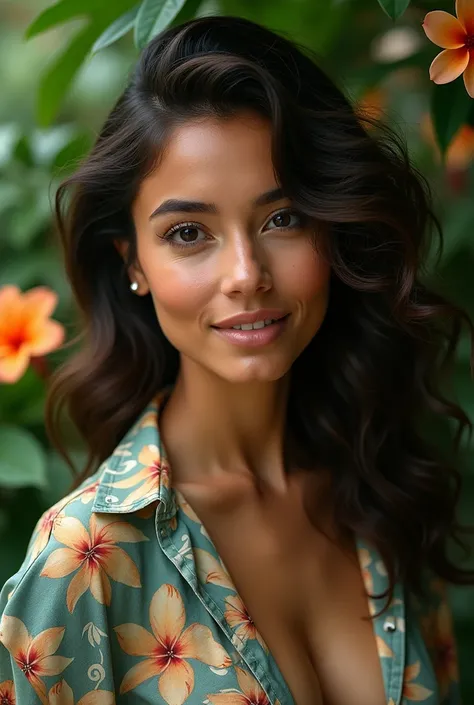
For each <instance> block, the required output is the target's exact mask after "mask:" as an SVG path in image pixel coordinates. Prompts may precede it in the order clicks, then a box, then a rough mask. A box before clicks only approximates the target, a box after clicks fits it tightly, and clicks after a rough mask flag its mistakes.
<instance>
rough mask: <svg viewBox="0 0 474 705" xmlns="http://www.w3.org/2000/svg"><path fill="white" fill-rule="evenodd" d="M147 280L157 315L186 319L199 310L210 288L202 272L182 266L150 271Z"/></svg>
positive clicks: (205, 303) (192, 316)
mask: <svg viewBox="0 0 474 705" xmlns="http://www.w3.org/2000/svg"><path fill="white" fill-rule="evenodd" d="M148 284H149V287H150V291H151V295H152V298H153V301H154V304H155V309H156V312H157V314H158V316H160V314H161V315H166V316H172V317H173V318H177V319H185V320H188V321H189V320H190V319H195V318H196V317H198V316H199V314H200V313H202V310H203V308H204V307H205V306H206V305H207V303H208V302H209V296H210V290H211V288H212V287H211V285H210V283H209V282H208V281H207V280H206V278H205V277H203V276H202V274H201V275H200V274H199V273H198V272H196V271H190V270H189V268H184V267H183V268H175V269H166V270H161V271H156V272H153V273H152V274H151V275H150V277H148Z"/></svg>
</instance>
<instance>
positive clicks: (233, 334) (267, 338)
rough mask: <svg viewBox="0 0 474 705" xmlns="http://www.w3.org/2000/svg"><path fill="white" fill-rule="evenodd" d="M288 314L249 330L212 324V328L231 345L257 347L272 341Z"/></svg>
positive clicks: (284, 323) (283, 326)
mask: <svg viewBox="0 0 474 705" xmlns="http://www.w3.org/2000/svg"><path fill="white" fill-rule="evenodd" d="M289 315H290V314H287V315H286V316H284V317H283V318H280V319H279V320H278V321H274V322H273V323H270V324H269V325H266V326H265V327H264V328H252V329H251V330H240V329H236V328H217V327H215V326H212V328H213V330H214V331H215V332H216V333H217V335H220V336H221V337H222V338H224V339H225V340H227V341H228V342H229V343H232V344H233V345H239V346H241V347H247V348H257V347H262V346H264V345H269V344H270V343H273V342H274V341H275V340H277V338H279V337H280V335H281V334H282V333H283V331H284V330H285V328H286V325H287V321H288V318H289Z"/></svg>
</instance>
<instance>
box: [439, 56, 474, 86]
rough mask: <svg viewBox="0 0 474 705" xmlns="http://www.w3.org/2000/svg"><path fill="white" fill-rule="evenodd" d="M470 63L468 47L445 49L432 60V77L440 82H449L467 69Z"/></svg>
mask: <svg viewBox="0 0 474 705" xmlns="http://www.w3.org/2000/svg"><path fill="white" fill-rule="evenodd" d="M468 63H469V52H468V50H467V49H464V48H463V49H445V50H444V51H442V52H441V53H440V54H438V56H436V57H435V58H434V59H433V61H432V62H431V66H430V78H431V80H432V81H434V82H435V83H438V84H441V83H449V82H450V81H454V80H455V79H456V78H458V76H460V75H461V74H462V72H463V71H465V70H466V67H467V65H468Z"/></svg>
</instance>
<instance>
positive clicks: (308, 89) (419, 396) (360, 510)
mask: <svg viewBox="0 0 474 705" xmlns="http://www.w3.org/2000/svg"><path fill="white" fill-rule="evenodd" d="M241 111H246V112H248V111H254V112H255V113H258V114H259V115H260V116H263V117H264V118H266V119H267V120H268V121H269V123H270V124H271V129H272V159H273V163H274V168H275V174H276V176H277V177H278V181H279V183H280V185H281V187H282V188H283V191H284V193H285V195H287V196H288V198H290V199H291V201H292V203H293V204H294V206H295V207H296V208H298V209H299V210H300V211H301V212H302V213H304V214H306V215H307V216H308V217H309V218H312V219H313V218H314V220H315V222H316V221H317V222H320V223H321V222H323V223H325V224H327V228H325V230H326V231H327V234H326V235H325V236H324V241H323V242H322V243H321V245H322V246H323V247H324V251H325V255H326V256H327V257H328V259H329V261H330V264H331V267H332V274H331V277H332V280H331V294H330V302H329V307H328V311H327V315H326V318H325V321H324V323H323V325H322V327H321V329H320V330H319V331H318V333H317V335H316V336H315V337H314V339H313V340H312V342H311V343H310V344H309V345H308V347H307V348H306V349H305V350H304V352H303V353H302V354H301V355H300V356H299V358H298V359H297V360H296V361H295V363H294V365H293V368H292V372H291V385H290V395H289V401H288V413H287V427H288V431H289V436H290V435H291V437H292V438H296V440H297V443H296V447H297V451H295V453H296V454H295V453H293V456H292V457H290V458H289V465H291V464H292V461H296V460H297V462H298V466H299V467H306V468H308V469H309V468H316V467H324V468H327V469H328V470H329V471H330V474H331V482H332V485H331V488H330V495H331V496H330V500H331V502H332V505H333V506H334V512H335V519H336V521H337V525H338V527H340V528H341V529H342V530H344V531H345V530H348V531H350V532H354V533H355V534H356V535H358V536H361V537H363V538H365V539H367V540H369V541H371V542H373V543H374V544H375V545H376V546H377V548H378V550H379V551H380V552H381V555H382V557H383V559H384V561H385V563H386V565H387V567H388V570H389V579H390V585H391V586H392V587H393V585H394V582H395V580H399V579H400V580H403V581H405V584H407V585H408V587H409V588H411V589H413V590H414V591H415V592H420V591H421V592H423V590H422V571H423V570H424V569H425V568H428V569H430V570H431V571H433V572H434V573H435V574H436V575H437V576H439V577H441V578H443V579H445V580H447V581H449V582H453V583H459V584H462V583H466V584H467V583H469V582H473V581H474V574H473V573H472V572H470V571H468V570H467V569H462V568H460V567H457V566H456V565H455V564H454V562H453V561H452V560H451V559H450V557H449V546H448V542H449V540H450V539H454V540H455V541H456V542H457V543H459V544H460V545H461V546H464V544H463V541H462V540H461V538H460V536H461V533H462V532H463V531H465V529H464V527H462V526H461V525H460V524H459V522H458V520H457V516H456V507H457V502H458V498H459V492H460V483H461V478H460V474H459V471H458V470H457V468H456V467H455V461H454V458H455V457H456V451H457V449H458V447H459V443H460V440H461V436H462V434H463V433H464V431H468V432H469V434H470V432H471V430H472V429H471V426H470V422H469V419H468V417H467V416H466V414H465V413H464V412H463V411H462V409H461V408H460V407H459V406H457V405H456V404H455V403H453V402H452V401H450V399H449V398H448V396H447V395H446V393H445V392H443V391H442V390H443V389H444V384H445V377H446V375H445V373H446V372H447V371H448V370H449V367H450V363H451V361H452V358H453V355H454V352H455V349H456V344H457V342H458V339H459V337H460V334H461V332H462V328H463V325H464V324H466V325H467V327H468V328H469V330H470V332H471V336H472V334H473V326H472V324H471V322H470V321H469V318H468V316H467V315H466V314H465V313H464V312H463V311H462V310H461V309H459V308H457V307H456V306H454V305H451V304H449V303H448V302H447V301H446V300H444V299H443V298H442V297H441V296H440V295H438V294H436V293H434V292H432V291H430V290H429V289H428V288H427V286H426V285H425V284H424V283H423V282H422V279H423V278H425V279H426V277H424V272H423V264H424V262H425V261H426V257H427V254H428V252H429V251H431V249H430V248H431V247H432V244H433V243H432V240H433V238H434V237H436V236H437V238H438V241H441V242H442V231H441V227H440V223H439V221H438V219H437V217H436V215H435V214H434V212H433V206H432V196H431V194H430V188H429V186H428V183H427V182H426V180H425V178H424V177H423V176H422V175H421V174H420V173H419V172H418V171H417V170H416V169H415V168H414V167H413V166H412V165H411V163H410V161H409V158H408V155H407V151H406V146H405V143H404V140H403V139H402V138H401V137H400V136H399V135H398V132H396V131H395V130H394V129H393V128H388V127H387V126H386V125H384V124H382V123H381V122H379V121H377V120H375V119H373V118H370V117H369V116H365V117H364V116H363V115H362V114H361V112H360V111H359V110H358V109H357V108H356V107H355V106H354V105H352V104H351V102H350V101H349V100H348V99H347V98H346V97H345V96H344V93H343V90H341V89H340V88H339V87H338V86H337V82H336V81H335V80H334V79H332V78H330V77H329V75H328V72H325V71H323V70H321V68H319V67H318V66H317V65H316V63H315V61H314V57H313V56H311V55H310V53H309V51H308V50H306V49H304V48H302V47H299V46H298V45H297V44H295V43H293V42H291V41H289V40H288V39H286V38H284V37H283V36H279V35H278V34H276V33H274V32H272V31H270V30H269V29H266V28H264V27H262V26H259V25H257V24H255V23H253V22H250V21H248V20H245V19H242V18H238V17H205V18H200V19H196V20H193V21H190V22H187V23H185V24H182V25H180V26H177V27H173V28H170V29H168V30H166V31H164V32H163V33H162V34H160V35H159V36H157V37H156V38H155V39H153V40H152V41H151V42H150V43H149V44H148V46H147V47H146V48H145V49H144V51H143V52H142V54H141V55H140V57H139V60H138V62H137V65H136V67H135V68H134V70H133V72H132V75H131V76H130V78H129V82H128V84H127V86H126V88H125V90H124V92H123V94H122V95H121V96H120V98H119V99H118V101H117V102H116V104H115V106H114V107H113V109H112V111H111V112H110V114H109V116H108V118H107V119H106V121H105V124H104V125H103V127H102V130H101V131H100V134H99V136H98V138H97V140H96V143H95V145H94V147H93V148H92V150H91V152H90V154H88V155H87V158H85V159H84V160H83V162H82V163H81V164H80V165H79V167H78V168H77V170H76V172H75V173H74V174H73V175H72V176H71V177H69V178H68V179H67V180H65V181H64V182H63V183H62V184H61V186H60V187H59V189H58V191H57V194H56V218H57V224H58V229H59V233H60V237H61V241H62V247H63V249H64V253H65V268H66V272H67V275H68V278H69V280H70V283H71V286H72V290H73V294H74V297H75V300H76V301H77V304H78V308H79V311H80V325H81V332H80V335H79V337H78V338H77V339H76V341H75V342H81V347H80V349H79V351H78V352H77V353H76V354H74V355H73V356H71V357H70V359H68V361H67V362H66V364H64V365H63V366H62V367H61V368H60V369H59V370H58V371H57V373H56V374H55V376H54V378H53V380H52V384H51V386H50V390H49V395H48V399H47V406H46V430H47V432H48V435H49V437H50V438H51V440H52V442H53V444H54V445H55V446H56V447H57V448H58V450H59V451H60V452H61V453H62V454H63V455H64V456H65V457H66V458H67V459H69V457H68V453H67V451H66V449H65V448H64V446H63V443H62V439H61V432H60V423H59V421H60V412H61V409H63V408H64V407H66V408H67V410H68V413H69V415H70V418H71V419H72V421H73V422H74V425H75V426H76V427H77V429H78V430H79V432H80V434H81V436H82V438H83V439H84V440H85V443H86V446H87V450H88V459H87V464H86V467H85V469H84V471H83V472H82V473H81V474H80V477H79V481H82V480H83V479H84V478H86V477H87V476H88V475H89V474H91V472H92V471H93V470H95V469H96V467H97V466H98V464H100V463H101V462H102V461H103V460H104V459H105V458H107V456H108V455H110V454H111V453H112V451H113V449H114V448H115V446H116V445H117V444H118V443H119V441H120V440H121V438H122V437H123V435H124V434H125V432H126V431H127V429H128V428H129V427H130V425H131V424H132V423H133V421H134V420H135V419H136V417H137V416H138V414H139V413H140V412H141V411H142V410H143V408H144V407H145V405H146V404H147V403H148V402H149V401H151V399H152V397H154V396H155V395H156V394H157V393H158V391H160V390H161V389H162V388H163V387H164V386H165V385H168V384H170V383H173V381H174V380H175V378H176V375H177V373H178V369H179V355H178V352H177V351H176V350H175V349H174V348H173V347H172V346H171V344H170V343H169V342H168V341H167V340H166V338H165V337H164V335H163V333H162V331H161V330H160V327H159V325H158V322H157V318H156V315H155V311H154V307H153V303H152V300H151V296H150V295H147V296H145V297H137V296H135V295H133V293H131V292H130V290H129V280H128V276H127V264H130V263H131V262H133V261H135V259H136V242H135V237H136V235H135V231H134V224H133V220H132V216H131V204H132V202H133V201H134V198H135V197H136V194H137V190H138V188H139V185H140V183H141V181H142V180H143V179H144V177H145V176H146V175H147V174H148V173H150V171H152V170H153V169H154V168H155V167H156V166H157V165H159V158H160V155H161V154H162V152H163V148H164V146H165V144H166V141H167V139H169V137H170V135H171V133H172V131H173V129H174V128H175V127H176V126H178V125H182V124H183V123H186V121H189V120H193V119H195V118H203V117H212V118H226V117H229V116H235V115H238V114H239V112H241ZM117 239H119V240H126V241H127V242H128V243H129V244H130V247H129V260H128V262H127V263H124V262H123V260H122V258H121V257H120V255H119V254H118V252H117V250H116V248H115V247H114V244H113V241H114V240H117ZM439 239H440V240H439ZM443 417H451V418H452V419H454V421H455V422H456V428H457V432H456V433H454V432H453V433H452V434H451V435H452V438H451V447H450V449H449V452H445V451H443V452H442V451H441V450H440V449H439V448H436V447H435V446H434V445H432V444H430V443H429V441H428V440H427V436H428V435H429V434H427V433H426V428H427V426H429V424H431V423H432V422H433V420H434V421H435V422H436V420H437V419H440V418H443ZM290 432H291V433H290ZM444 456H446V457H444ZM390 594H391V592H390Z"/></svg>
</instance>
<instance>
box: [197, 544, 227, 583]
mask: <svg viewBox="0 0 474 705" xmlns="http://www.w3.org/2000/svg"><path fill="white" fill-rule="evenodd" d="M193 553H194V558H195V561H196V569H197V574H198V577H199V579H200V581H201V582H202V583H213V584H214V585H220V586H221V587H224V588H228V589H230V590H233V591H234V592H237V590H236V589H235V587H234V583H233V582H232V580H231V577H230V575H229V574H228V572H227V571H226V570H225V568H224V566H223V564H222V563H221V562H220V561H219V560H217V558H215V557H214V556H213V555H212V554H211V553H209V552H208V551H204V550H203V549H202V548H195V549H194V550H193Z"/></svg>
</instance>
